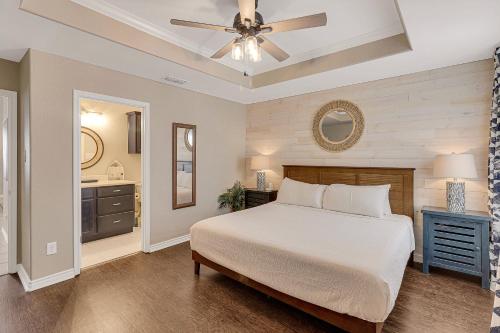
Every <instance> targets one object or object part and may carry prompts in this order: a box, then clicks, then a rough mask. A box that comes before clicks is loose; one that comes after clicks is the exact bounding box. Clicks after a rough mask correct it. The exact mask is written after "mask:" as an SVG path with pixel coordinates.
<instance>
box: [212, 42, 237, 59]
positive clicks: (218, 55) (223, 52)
mask: <svg viewBox="0 0 500 333" xmlns="http://www.w3.org/2000/svg"><path fill="white" fill-rule="evenodd" d="M233 43H234V40H232V41H230V42H229V43H227V44H226V45H224V46H223V47H222V48H221V49H220V50H219V51H217V52H215V53H214V55H213V56H211V57H210V58H212V59H221V58H222V57H223V56H225V55H226V54H228V53H229V52H231V50H232V48H233Z"/></svg>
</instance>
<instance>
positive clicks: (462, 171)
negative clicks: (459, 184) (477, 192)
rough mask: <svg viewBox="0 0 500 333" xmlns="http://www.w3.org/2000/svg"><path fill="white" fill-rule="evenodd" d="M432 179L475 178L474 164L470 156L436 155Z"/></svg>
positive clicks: (472, 157)
mask: <svg viewBox="0 0 500 333" xmlns="http://www.w3.org/2000/svg"><path fill="white" fill-rule="evenodd" d="M434 177H438V178H465V179H474V178H477V171H476V163H475V161H474V155H472V154H448V155H438V156H436V158H435V159H434Z"/></svg>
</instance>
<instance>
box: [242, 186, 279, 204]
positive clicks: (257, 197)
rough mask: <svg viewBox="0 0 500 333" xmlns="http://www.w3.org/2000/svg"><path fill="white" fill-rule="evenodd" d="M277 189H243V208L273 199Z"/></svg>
mask: <svg viewBox="0 0 500 333" xmlns="http://www.w3.org/2000/svg"><path fill="white" fill-rule="evenodd" d="M277 196H278V191H276V190H272V191H259V190H257V189H251V188H247V189H245V208H252V207H257V206H260V205H263V204H266V203H269V202H272V201H275V200H276V198H277Z"/></svg>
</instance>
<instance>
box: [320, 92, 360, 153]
mask: <svg viewBox="0 0 500 333" xmlns="http://www.w3.org/2000/svg"><path fill="white" fill-rule="evenodd" d="M364 128H365V120H364V117H363V113H362V112H361V110H360V109H359V108H358V106H357V105H356V104H354V103H351V102H349V101H344V100H336V101H333V102H330V103H328V104H326V105H324V106H323V107H322V108H321V109H320V110H319V111H318V112H317V113H316V115H315V116H314V121H313V135H314V139H315V140H316V142H317V143H318V144H319V145H320V146H321V147H322V148H324V149H326V150H328V151H332V152H339V151H344V150H346V149H349V148H351V147H352V146H353V145H355V144H356V142H358V141H359V139H360V138H361V135H362V134H363V130H364Z"/></svg>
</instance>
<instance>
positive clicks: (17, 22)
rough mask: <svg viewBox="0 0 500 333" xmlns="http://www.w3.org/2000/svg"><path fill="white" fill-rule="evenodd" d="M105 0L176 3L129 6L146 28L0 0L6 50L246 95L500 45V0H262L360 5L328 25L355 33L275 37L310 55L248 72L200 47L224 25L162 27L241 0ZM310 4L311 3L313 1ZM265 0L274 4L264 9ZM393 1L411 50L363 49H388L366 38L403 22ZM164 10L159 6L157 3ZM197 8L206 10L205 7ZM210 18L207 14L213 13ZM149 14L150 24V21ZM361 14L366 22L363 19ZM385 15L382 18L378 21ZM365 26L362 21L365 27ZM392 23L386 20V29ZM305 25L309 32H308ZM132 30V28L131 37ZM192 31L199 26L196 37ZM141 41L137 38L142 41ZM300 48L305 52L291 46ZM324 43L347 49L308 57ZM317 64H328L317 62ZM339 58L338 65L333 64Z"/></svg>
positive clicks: (4, 53) (360, 76) (488, 52)
mask: <svg viewBox="0 0 500 333" xmlns="http://www.w3.org/2000/svg"><path fill="white" fill-rule="evenodd" d="M106 1H108V2H106V3H103V2H100V4H101V5H102V4H104V5H108V7H109V5H111V6H114V8H116V7H117V6H121V7H118V8H119V10H121V11H122V12H127V13H129V15H130V13H131V12H133V10H132V9H133V8H132V9H128V7H125V5H126V4H127V3H128V5H133V4H134V3H138V4H140V5H141V6H142V5H145V6H155V5H156V6H158V5H159V4H160V5H161V4H162V3H166V4H168V6H167V7H168V8H167V10H168V11H169V13H170V12H173V11H176V12H175V14H168V15H167V18H166V19H165V22H164V21H163V18H162V17H163V16H159V18H157V19H158V20H159V21H154V18H153V17H146V16H144V17H141V16H140V15H141V13H140V12H138V11H137V12H135V13H132V14H133V17H135V19H136V22H135V24H137V25H142V28H141V29H142V30H139V29H138V28H137V27H133V25H132V24H131V23H129V24H125V23H123V22H122V21H123V20H126V18H121V20H122V21H117V20H118V18H117V17H116V18H115V19H114V20H113V19H111V16H110V15H111V14H110V13H108V15H104V14H102V12H104V11H105V10H106V8H105V7H102V8H101V9H99V11H96V10H91V9H89V8H88V7H83V6H81V5H79V4H76V3H75V2H72V1H71V0H44V1H43V2H42V1H39V0H23V1H21V2H20V1H19V0H2V1H0V58H4V59H9V60H13V61H20V60H21V58H22V56H23V55H24V54H25V52H26V50H27V49H29V48H32V49H35V50H40V51H43V52H47V53H52V54H55V55H59V56H63V57H66V58H69V59H75V60H78V61H82V62H86V63H90V64H93V65H96V66H101V67H104V68H109V69H112V70H116V71H120V72H124V73H128V74H132V75H136V76H139V77H143V78H147V79H151V80H155V81H157V82H160V83H163V84H170V85H177V84H175V83H172V81H166V80H165V77H166V76H168V77H172V78H173V79H174V81H175V79H182V80H186V81H187V82H186V83H185V84H183V85H182V87H183V88H185V89H189V90H193V91H198V92H201V93H205V94H209V95H213V96H217V97H220V98H224V99H228V100H232V101H236V102H240V103H245V104H248V103H255V102H260V101H266V100H272V99H277V98H283V97H288V96H294V95H300V94H305V93H310V92H315V91H320V90H326V89H332V88H336V87H341V86H346V85H352V84H357V83H362V82H368V81H373V80H380V79H384V78H389V77H395V76H399V75H405V74H410V73H415V72H420V71H425V70H430V69H436V68H441V67H446V66H452V65H457V64H462V63H466V62H471V61H477V60H483V59H487V58H489V59H491V57H492V53H493V50H494V48H495V47H496V46H499V45H500V20H498V13H499V12H500V1H498V0H475V1H470V0H440V1H435V0H419V1H415V0H395V3H396V4H397V6H396V5H394V6H393V7H392V1H387V2H386V1H381V2H379V1H378V0H377V1H365V0H349V1H348V0H329V1H319V0H311V1H307V2H306V1H302V0H301V1H298V0H297V1H294V0H292V1H285V0H261V1H260V2H261V4H260V7H259V11H260V12H261V13H262V14H263V15H264V18H265V20H266V21H274V20H275V19H276V20H279V19H282V18H290V17H294V16H301V15H306V14H309V13H316V12H318V11H321V10H323V9H322V8H323V7H321V6H330V5H331V6H334V4H336V6H347V7H349V6H351V8H355V9H357V11H358V14H357V15H358V19H352V18H350V17H348V16H346V15H340V13H342V11H339V10H337V11H335V10H334V12H333V14H332V13H331V11H327V13H328V16H329V23H328V26H327V28H328V29H329V27H330V25H331V24H339V25H340V26H347V25H349V24H351V25H350V29H351V38H350V39H349V38H347V39H342V38H339V39H336V40H335V43H333V42H332V43H328V45H324V46H322V48H321V50H320V51H317V50H318V48H316V44H315V43H318V41H321V40H324V39H322V38H326V40H328V41H330V38H332V39H331V40H332V41H333V38H335V37H336V33H335V32H333V33H331V34H330V35H328V34H322V35H321V36H315V37H314V38H318V40H316V39H314V40H309V39H311V38H312V37H311V38H306V40H305V41H304V46H307V47H308V49H304V48H298V47H297V44H298V43H297V42H296V41H295V40H294V39H291V40H290V41H286V40H284V41H283V42H282V41H278V40H273V41H275V42H276V43H283V45H281V46H282V47H283V48H284V49H285V50H287V51H289V52H291V53H293V56H292V59H295V60H297V59H298V58H300V57H304V58H300V59H301V60H298V61H302V62H301V63H297V64H295V65H293V64H288V65H285V67H278V66H279V65H278V64H277V63H275V62H273V61H271V62H269V63H267V64H266V63H262V64H260V66H262V67H261V68H255V71H256V72H255V74H254V75H253V76H252V77H246V78H245V77H243V75H242V72H241V71H242V69H241V68H239V67H238V64H237V63H236V64H234V63H231V60H230V59H223V60H222V62H216V61H213V60H211V59H209V58H207V57H204V56H200V54H203V52H204V51H203V50H201V49H196V47H198V48H201V46H200V44H198V41H199V40H200V39H201V40H202V41H203V42H204V43H203V44H202V46H203V47H205V48H206V49H207V50H208V51H211V49H210V48H213V49H215V48H217V47H218V46H219V45H217V43H221V42H224V41H225V40H226V38H227V37H225V36H224V34H222V36H220V37H213V36H215V35H217V36H218V35H219V33H212V34H213V36H212V37H211V38H206V39H207V40H206V41H205V40H204V39H205V37H201V36H199V35H198V33H204V32H203V31H201V30H197V31H194V30H193V31H186V30H183V31H182V32H181V33H180V34H178V33H176V32H175V31H174V30H171V31H167V28H161V25H162V24H164V25H165V26H167V27H168V23H166V22H168V18H169V17H170V15H171V17H177V18H179V19H182V18H185V19H197V18H198V17H197V16H194V15H195V14H196V15H199V13H198V12H209V13H210V12H211V13H212V14H210V15H212V16H210V17H211V18H212V19H211V20H210V21H212V20H213V22H214V23H224V21H220V20H219V18H220V19H222V20H227V21H226V22H229V23H230V22H231V20H232V15H233V12H235V11H236V3H237V0H211V1H209V0H206V1H203V2H200V1H184V2H185V3H183V2H180V1H177V0H164V1H159V0H141V1H132V0H130V1H126V0H106ZM114 1H116V3H115V2H114ZM122 1H126V2H122ZM200 3H201V5H200ZM303 3H307V5H308V6H307V8H305V5H304V4H303ZM373 3H377V5H379V4H384V6H389V7H390V8H392V9H391V10H386V11H384V12H383V13H385V14H382V12H380V13H379V12H377V11H376V10H377V9H379V8H378V6H377V7H376V8H375V7H371V6H372V5H373ZM275 4H276V5H275ZM278 4H281V7H283V6H285V7H283V11H280V10H281V7H280V6H278ZM390 5H391V6H390ZM178 6H181V7H180V8H181V9H182V10H181V9H179V8H177V7H178ZM193 6H195V7H193ZM266 6H270V7H267V8H268V9H265V7H266ZM272 6H275V7H272ZM373 6H374V5H373ZM70 7H71V8H72V9H75V8H76V9H78V10H75V12H74V13H73V14H75V13H76V15H72V16H71V17H68V16H67V15H66V14H68V12H67V9H68V8H70ZM347 7H346V8H347ZM148 8H153V7H148ZM193 8H195V9H193ZM214 8H223V9H225V11H218V10H217V11H216V10H215V9H214ZM332 8H333V7H332ZM338 8H341V7H338ZM395 8H399V13H400V16H401V20H399V22H397V23H398V24H397V26H398V27H399V29H401V27H402V25H401V22H403V23H404V28H405V32H406V33H405V34H399V35H396V36H393V37H390V38H395V39H396V40H398V39H400V38H401V36H404V37H405V39H407V40H409V41H411V47H412V51H410V52H405V51H404V50H399V52H395V51H397V50H393V53H392V55H387V54H386V55H381V54H378V56H377V57H371V58H360V57H359V55H360V54H366V53H369V51H374V50H376V51H378V52H380V50H381V49H384V47H383V46H384V45H386V44H383V45H382V46H380V45H378V44H377V43H378V42H380V40H379V41H377V42H375V44H374V43H366V42H367V41H369V40H370V38H371V37H372V36H373V35H376V34H377V33H379V32H380V31H382V32H383V31H384V28H383V27H396V25H394V24H392V23H390V22H392V19H391V17H393V16H391V15H393V14H394V11H393V10H394V9H395ZM108 9H109V8H108ZM153 11H156V10H153ZM177 11H179V12H177ZM391 11H392V12H391ZM158 12H160V11H159V10H158ZM91 13H94V14H91ZM374 13H377V15H387V16H385V17H384V18H381V17H380V18H377V17H372V16H377V15H375V14H374ZM391 13H392V14H391ZM33 14H35V15H33ZM70 14H71V13H70ZM156 14H158V13H156ZM397 14H398V11H397V10H396V15H397ZM162 15H163V14H162ZM184 15H185V16H184ZM188 15H193V16H188ZM278 15H279V16H278ZM336 15H337V16H338V15H340V17H336ZM99 16H100V17H99ZM89 17H90V18H91V19H97V20H98V24H91V25H88V26H90V28H94V29H95V28H102V27H110V26H112V27H115V28H117V29H107V31H106V32H107V33H108V35H105V34H102V31H96V30H93V31H92V30H91V29H90V28H88V29H84V28H82V27H79V26H78V25H83V24H85V23H88V22H87V21H86V20H87V18H89ZM200 17H206V16H205V15H200ZM129 19H130V17H129ZM200 20H201V19H200ZM370 20H373V21H370ZM204 21H206V22H210V21H209V20H208V17H207V18H206V20H204ZM366 21H370V22H371V23H370V24H371V25H370V27H373V28H374V30H373V31H375V32H373V31H372V33H373V35H372V34H371V33H370V32H366V33H365V34H363V33H361V34H359V33H358V32H359V31H360V30H356V29H361V28H363V29H365V28H366V27H367V26H365V25H364V23H365V22H366ZM113 22H114V23H113ZM144 22H146V23H148V24H147V25H146V26H144ZM360 22H361V23H362V25H360V24H359V23H360ZM378 23H384V24H383V25H378ZM120 25H121V26H120ZM148 25H149V26H148ZM155 27H156V28H158V27H159V28H161V29H163V31H162V30H159V29H156V30H155V29H154V28H155ZM170 28H173V27H170ZM127 29H128V30H127ZM148 29H150V30H151V29H152V31H150V32H149V33H146V32H144V31H145V30H148ZM313 30H314V29H313ZM368 30H369V29H365V31H368ZM389 30H390V29H389V28H388V30H387V31H389ZM119 31H122V32H123V31H126V32H127V34H128V35H130V36H131V35H133V36H134V39H133V40H132V42H135V44H134V43H132V42H130V43H125V42H124V41H123V40H122V41H118V40H116V38H115V37H116V33H117V32H119ZM352 31H357V32H356V33H354V32H352ZM394 31H397V30H394ZM300 33H304V34H305V33H309V31H303V32H300ZM348 33H349V31H347V32H346V34H345V35H344V36H347V34H348ZM113 34H114V35H113ZM127 34H125V35H126V36H127ZM162 34H163V35H164V36H163V35H162ZM181 34H186V35H181ZM193 34H195V35H194V37H193V36H192V35H193ZM122 35H123V34H122ZM307 35H309V34H307ZM313 35H314V34H313ZM381 36H384V35H383V34H381V35H379V36H378V37H377V38H380V37H381ZM272 37H274V36H272ZM276 37H280V38H285V39H286V38H288V37H287V36H286V34H283V36H281V35H280V36H278V35H276ZM151 38H153V39H154V38H156V39H157V40H153V39H151ZM168 38H171V39H168ZM217 38H221V39H217ZM229 38H230V36H229ZM373 38H376V37H373ZM169 40H172V41H174V40H175V41H176V43H170V42H169ZM158 41H161V42H162V43H163V44H164V45H163V46H165V47H164V48H163V49H162V47H163V46H162V47H157V48H156V49H150V50H147V51H145V50H144V49H141V47H144V46H146V47H147V46H150V44H149V42H153V43H152V44H155V45H158ZM339 41H340V42H339ZM358 41H360V42H359V43H360V44H363V45H360V46H357V48H358V49H357V50H358V51H359V50H362V52H361V53H360V52H357V54H355V55H357V57H353V53H352V52H353V50H354V49H356V45H357V43H358ZM141 43H142V44H141ZM183 43H185V44H183ZM189 43H192V44H193V45H194V49H190V48H191V46H189V45H188V44H189ZM137 44H140V45H139V46H140V47H138V46H137ZM396 44H397V43H396ZM332 45H333V46H332ZM367 45H368V46H367ZM370 45H371V46H370ZM393 46H394V45H393ZM396 46H397V45H396ZM295 47H297V49H299V51H294V50H296V49H295ZM327 47H332V48H333V49H335V50H341V51H334V53H333V55H332V56H331V57H328V56H326V57H323V58H319V59H320V60H321V61H316V60H307V61H305V62H304V61H303V60H302V59H310V57H311V56H317V55H318V54H321V52H330V51H329V50H327ZM370 47H371V49H370ZM160 49H162V50H166V51H168V52H167V53H166V54H167V55H168V57H166V56H162V55H161V54H160V55H158V54H157V53H155V52H156V51H158V50H160ZM188 49H190V51H189V50H188ZM294 52H298V53H294ZM314 52H318V53H314ZM309 53H311V54H312V55H309ZM355 53H356V52H355ZM342 55H343V58H342ZM346 55H347V56H346ZM341 58H342V59H341ZM292 59H291V60H292ZM346 59H348V60H353V62H348V61H346ZM291 60H290V61H291ZM295 60H294V61H295ZM340 60H342V61H340ZM186 61H191V63H189V64H186V63H185V62H186ZM318 63H322V64H323V65H326V66H325V67H321V66H318V65H317V64H318ZM332 63H334V64H335V66H333V67H332ZM264 65H265V66H269V67H265V66H264ZM312 69H314V70H312ZM243 70H244V68H243ZM261 71H265V72H261Z"/></svg>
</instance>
